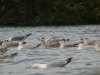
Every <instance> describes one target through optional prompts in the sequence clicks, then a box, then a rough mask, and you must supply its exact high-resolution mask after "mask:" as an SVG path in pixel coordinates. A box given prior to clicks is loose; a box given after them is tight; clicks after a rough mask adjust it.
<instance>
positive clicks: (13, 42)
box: [2, 40, 19, 48]
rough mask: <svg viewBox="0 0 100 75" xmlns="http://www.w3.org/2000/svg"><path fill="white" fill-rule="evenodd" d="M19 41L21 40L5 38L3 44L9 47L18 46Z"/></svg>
mask: <svg viewBox="0 0 100 75" xmlns="http://www.w3.org/2000/svg"><path fill="white" fill-rule="evenodd" d="M18 43H19V41H8V40H4V42H3V43H2V45H5V46H6V47H7V48H9V47H17V46H18Z"/></svg>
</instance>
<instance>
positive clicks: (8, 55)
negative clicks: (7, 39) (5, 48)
mask: <svg viewBox="0 0 100 75" xmlns="http://www.w3.org/2000/svg"><path fill="white" fill-rule="evenodd" d="M17 55H18V53H11V54H7V53H5V54H3V55H0V59H5V58H14V57H15V56H17Z"/></svg>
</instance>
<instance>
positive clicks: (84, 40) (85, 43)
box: [81, 38, 95, 45]
mask: <svg viewBox="0 0 100 75" xmlns="http://www.w3.org/2000/svg"><path fill="white" fill-rule="evenodd" d="M81 40H82V42H83V44H84V45H94V42H95V40H92V39H90V38H84V39H81Z"/></svg>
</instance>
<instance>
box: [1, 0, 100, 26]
mask: <svg viewBox="0 0 100 75" xmlns="http://www.w3.org/2000/svg"><path fill="white" fill-rule="evenodd" d="M77 24H100V0H0V25H8V26H10V25H15V26H24V25H30V26H36V25H59V26H60V25H77Z"/></svg>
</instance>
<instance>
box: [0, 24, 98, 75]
mask: <svg viewBox="0 0 100 75" xmlns="http://www.w3.org/2000/svg"><path fill="white" fill-rule="evenodd" d="M30 32H31V33H32V35H31V36H30V37H29V38H27V39H26V40H25V41H27V43H28V44H31V45H35V44H37V43H39V40H38V39H40V38H41V37H44V36H47V37H48V38H55V37H56V38H66V39H67V38H70V39H71V40H70V42H69V43H73V42H78V41H80V39H81V38H84V37H90V38H92V39H99V40H100V26H99V25H98V26H96V25H94V26H93V25H91V26H74V27H72V26H62V27H56V26H54V27H25V28H21V27H17V28H10V27H5V28H0V40H4V39H7V38H8V37H10V36H17V35H24V34H26V33H30ZM8 52H9V53H11V52H18V53H19V54H18V56H16V57H15V58H13V59H4V60H0V75H93V74H94V73H95V72H97V71H100V66H99V65H100V53H99V52H96V51H95V49H94V46H86V47H85V48H84V49H83V50H78V49H77V48H63V49H59V48H50V49H44V48H37V49H33V50H22V51H18V50H17V48H9V51H8ZM68 57H73V60H72V62H71V63H70V64H68V65H66V66H65V67H62V68H59V67H55V68H46V69H34V68H32V64H34V63H37V62H38V63H49V62H52V61H54V60H55V59H63V58H68ZM94 75H95V74H94ZM98 75H99V74H98Z"/></svg>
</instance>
